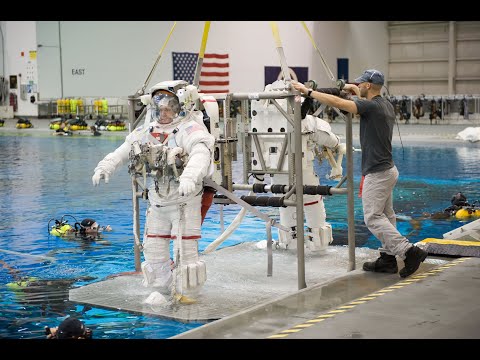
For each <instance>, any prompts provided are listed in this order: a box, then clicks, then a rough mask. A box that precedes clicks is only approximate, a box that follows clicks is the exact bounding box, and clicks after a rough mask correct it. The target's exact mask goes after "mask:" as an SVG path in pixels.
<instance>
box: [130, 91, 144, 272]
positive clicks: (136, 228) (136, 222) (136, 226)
mask: <svg viewBox="0 0 480 360" xmlns="http://www.w3.org/2000/svg"><path fill="white" fill-rule="evenodd" d="M136 100H137V98H136V97H135V96H129V97H128V100H127V102H128V109H127V110H128V121H129V123H130V125H132V124H134V123H135V101H136ZM128 128H129V130H130V131H133V130H134V128H132V126H129V127H128ZM137 192H138V184H137V181H136V180H135V176H134V175H132V206H133V238H134V240H135V241H134V243H133V249H134V257H135V271H137V272H138V271H140V270H141V268H140V265H141V264H140V249H139V247H138V245H137V244H138V243H139V242H140V216H139V202H138V196H137Z"/></svg>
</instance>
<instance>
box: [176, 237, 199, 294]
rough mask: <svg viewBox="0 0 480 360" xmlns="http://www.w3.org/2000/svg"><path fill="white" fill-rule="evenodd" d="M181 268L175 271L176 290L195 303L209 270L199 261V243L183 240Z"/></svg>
mask: <svg viewBox="0 0 480 360" xmlns="http://www.w3.org/2000/svg"><path fill="white" fill-rule="evenodd" d="M180 246H182V249H181V250H180V251H181V254H182V255H183V256H181V259H180V267H177V268H176V269H175V274H174V276H175V277H176V278H175V288H176V292H177V294H178V295H180V296H183V297H184V301H183V302H186V301H185V298H186V299H188V301H195V299H196V298H197V297H198V295H199V293H200V290H201V289H202V287H203V284H204V283H205V281H207V268H206V266H205V262H204V261H203V260H199V259H198V241H196V240H182V242H181V244H180Z"/></svg>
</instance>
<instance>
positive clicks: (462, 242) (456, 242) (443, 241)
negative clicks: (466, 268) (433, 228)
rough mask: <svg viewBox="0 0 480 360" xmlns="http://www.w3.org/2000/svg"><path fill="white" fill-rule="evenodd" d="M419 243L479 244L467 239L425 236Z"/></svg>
mask: <svg viewBox="0 0 480 360" xmlns="http://www.w3.org/2000/svg"><path fill="white" fill-rule="evenodd" d="M419 243H433V244H443V245H461V246H480V241H467V240H449V239H435V238H426V239H423V240H422V241H419Z"/></svg>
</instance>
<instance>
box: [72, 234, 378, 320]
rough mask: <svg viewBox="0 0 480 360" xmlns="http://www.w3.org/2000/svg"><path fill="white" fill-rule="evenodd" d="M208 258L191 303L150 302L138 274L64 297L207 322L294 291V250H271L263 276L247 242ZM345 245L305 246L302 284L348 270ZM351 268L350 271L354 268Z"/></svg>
mask: <svg viewBox="0 0 480 360" xmlns="http://www.w3.org/2000/svg"><path fill="white" fill-rule="evenodd" d="M200 257H201V258H203V259H204V260H205V262H206V264H207V282H206V283H205V285H204V287H203V289H202V292H201V294H200V295H199V297H198V299H197V302H196V303H195V304H190V305H182V304H175V303H174V302H171V303H170V304H167V305H150V304H146V303H145V300H146V299H147V297H148V296H149V295H150V294H151V293H152V291H154V289H151V288H146V287H144V286H143V285H142V284H141V283H142V279H143V277H142V275H140V274H129V275H121V276H116V277H112V278H109V279H106V280H103V281H99V282H95V283H92V284H89V285H86V286H83V287H79V288H76V289H72V290H70V294H69V299H70V300H71V301H75V302H78V303H82V304H90V305H94V306H97V307H102V308H107V309H116V310H121V311H131V312H136V313H144V314H150V315H155V316H159V317H163V318H170V319H174V320H177V321H182V322H197V321H199V322H203V321H205V322H208V321H212V320H217V319H222V318H225V317H228V316H232V315H234V314H237V313H239V312H241V311H244V310H245V309H248V308H251V307H252V306H257V305H259V304H263V303H268V302H271V301H274V300H276V299H279V298H282V297H284V296H286V295H289V294H294V293H296V292H297V291H298V278H297V253H296V251H295V250H288V251H286V250H281V249H277V250H274V251H273V273H272V276H271V277H268V276H267V259H268V258H267V251H266V249H259V248H257V246H256V243H253V242H248V243H242V244H239V245H236V246H230V247H226V248H223V249H219V250H217V251H215V252H213V253H211V254H206V255H201V256H200ZM377 257H378V252H377V251H376V250H373V249H368V248H356V257H355V258H356V266H357V268H361V265H362V264H363V262H364V261H367V260H371V259H376V258H377ZM347 269H348V248H347V247H346V246H330V247H328V249H327V251H326V253H325V254H324V255H317V254H314V253H311V252H309V250H308V249H306V250H305V280H306V283H307V287H311V286H314V285H316V284H320V283H324V282H327V281H332V280H333V279H336V278H340V277H342V276H345V275H347V274H351V273H353V272H348V270H347ZM354 272H355V271H354Z"/></svg>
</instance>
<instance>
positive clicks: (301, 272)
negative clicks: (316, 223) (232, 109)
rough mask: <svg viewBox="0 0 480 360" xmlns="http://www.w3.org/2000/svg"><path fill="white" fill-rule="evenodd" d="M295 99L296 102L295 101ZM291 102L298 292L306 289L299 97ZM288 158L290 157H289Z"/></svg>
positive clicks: (290, 99) (291, 99) (292, 98)
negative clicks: (292, 113)
mask: <svg viewBox="0 0 480 360" xmlns="http://www.w3.org/2000/svg"><path fill="white" fill-rule="evenodd" d="M295 98H297V99H298V100H295ZM289 101H290V102H293V109H294V110H293V111H294V142H295V144H294V149H295V151H294V154H295V199H296V202H297V205H296V209H297V272H298V290H301V289H304V288H306V287H307V283H306V282H305V248H304V240H305V239H304V231H303V224H304V220H303V216H304V214H303V172H302V170H303V169H302V158H303V154H302V125H301V122H302V119H301V109H300V96H293V97H290V98H289ZM289 156H290V155H289Z"/></svg>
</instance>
